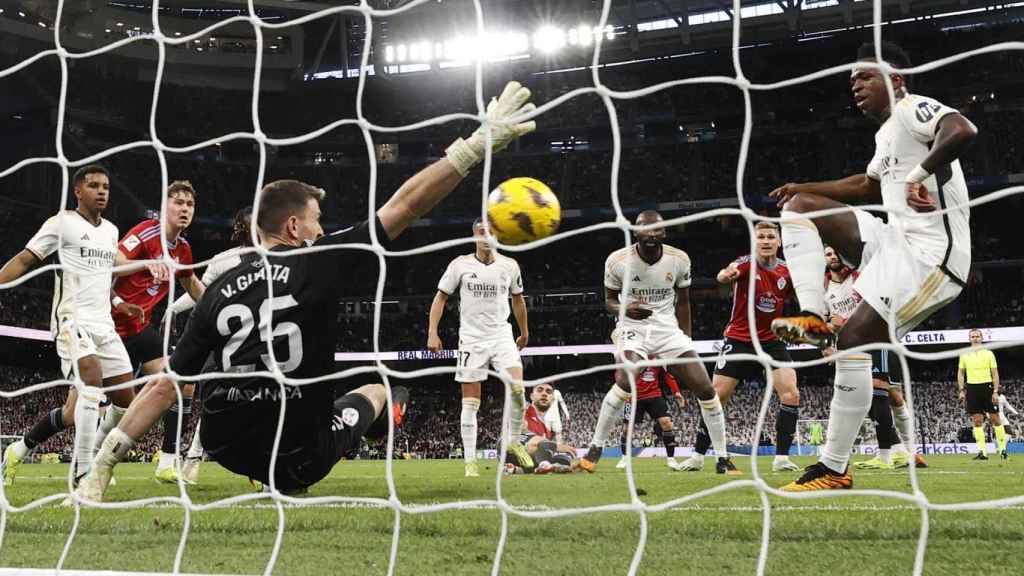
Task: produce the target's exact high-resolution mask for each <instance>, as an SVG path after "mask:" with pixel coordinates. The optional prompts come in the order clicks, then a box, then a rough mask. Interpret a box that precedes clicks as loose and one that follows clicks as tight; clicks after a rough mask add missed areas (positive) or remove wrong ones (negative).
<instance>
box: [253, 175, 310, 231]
mask: <svg viewBox="0 0 1024 576" xmlns="http://www.w3.org/2000/svg"><path fill="white" fill-rule="evenodd" d="M325 195H326V193H325V192H324V191H323V190H321V189H320V188H317V187H315V186H310V185H309V184H306V183H305V182H299V181H298V180H277V181H274V182H271V183H270V184H267V185H266V186H264V187H263V190H261V191H260V210H259V216H257V217H256V226H258V227H259V229H260V230H262V231H263V232H265V233H274V232H279V231H280V230H281V227H282V226H284V223H285V221H287V220H288V218H289V217H290V216H298V215H300V214H302V212H303V211H304V210H305V209H306V205H307V204H308V203H309V199H310V198H314V199H316V201H317V202H319V201H320V200H323V198H324V196H325Z"/></svg>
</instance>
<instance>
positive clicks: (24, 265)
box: [0, 250, 43, 284]
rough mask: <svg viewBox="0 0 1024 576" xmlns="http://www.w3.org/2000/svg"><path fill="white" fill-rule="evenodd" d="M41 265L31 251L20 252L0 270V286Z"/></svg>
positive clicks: (40, 261)
mask: <svg viewBox="0 0 1024 576" xmlns="http://www.w3.org/2000/svg"><path fill="white" fill-rule="evenodd" d="M42 263H43V261H42V260H40V259H39V257H38V256H36V255H35V254H33V253H32V251H31V250H22V251H21V252H18V253H17V254H15V255H14V256H13V257H12V258H11V259H10V260H8V261H7V263H6V264H4V267H3V268H0V284H7V283H8V282H14V281H15V280H17V279H18V278H21V277H22V276H24V275H25V274H27V273H28V272H29V271H30V270H32V269H33V268H35V267H36V266H39V265H40V264H42Z"/></svg>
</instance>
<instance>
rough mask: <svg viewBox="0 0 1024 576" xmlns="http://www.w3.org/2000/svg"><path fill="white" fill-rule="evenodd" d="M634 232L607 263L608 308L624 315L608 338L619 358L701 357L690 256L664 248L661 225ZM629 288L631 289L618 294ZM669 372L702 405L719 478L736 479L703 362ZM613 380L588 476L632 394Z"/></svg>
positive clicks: (645, 218) (653, 215) (644, 218)
mask: <svg viewBox="0 0 1024 576" xmlns="http://www.w3.org/2000/svg"><path fill="white" fill-rule="evenodd" d="M661 221H662V218H661V214H658V213H657V212H655V211H653V210H646V211H644V212H641V213H640V214H639V215H638V216H637V218H636V224H637V225H638V226H643V225H651V224H657V223H659V222H661ZM635 235H636V243H635V244H632V245H631V246H627V247H625V248H621V249H619V250H616V251H615V252H612V253H611V255H609V256H608V260H607V261H606V262H605V271H604V286H605V305H606V308H607V309H608V311H609V312H610V313H612V314H616V315H618V314H619V313H620V312H622V313H624V314H625V316H624V318H623V319H622V320H621V321H620V322H619V323H618V325H617V326H616V328H615V332H614V333H613V335H612V340H613V341H615V343H616V346H617V348H618V350H619V355H618V358H619V360H620V361H625V360H628V361H632V362H636V361H640V360H646V359H648V358H654V357H657V358H660V359H667V360H672V359H675V358H698V356H697V352H696V351H695V350H694V347H693V340H691V339H690V334H692V333H693V326H692V325H691V321H690V257H689V256H687V254H686V252H683V251H682V250H680V249H678V248H673V247H672V246H668V245H666V244H665V228H664V227H663V226H659V227H657V228H651V229H647V230H638V231H637V232H636V233H635ZM627 285H628V287H629V291H628V292H626V293H623V290H624V289H625V287H626V286H627ZM667 369H668V371H669V373H670V374H672V376H673V377H675V379H676V380H677V381H679V382H682V383H684V384H686V387H687V388H689V389H690V390H692V391H693V393H694V394H696V395H697V398H698V400H699V401H700V411H701V416H702V417H703V418H704V422H705V423H706V424H707V427H708V430H710V431H711V441H712V443H713V444H714V446H715V452H716V453H717V454H718V455H719V458H718V463H717V465H716V467H715V469H716V471H717V472H718V473H719V474H738V473H739V472H738V471H737V470H736V466H735V465H734V464H733V463H732V460H730V459H729V455H728V452H727V450H726V444H725V416H724V414H723V413H722V404H721V402H719V400H718V395H717V394H715V389H714V388H713V387H712V386H711V379H710V378H708V372H707V370H705V369H704V365H703V364H701V363H700V362H690V363H687V364H670V365H669V366H668V367H667ZM633 370H634V374H635V373H636V372H639V370H638V369H636V368H634V369H633ZM616 375H617V377H618V379H617V380H616V382H615V384H613V385H612V387H611V389H610V390H608V393H607V394H606V395H605V397H604V401H603V402H602V403H601V412H600V414H599V415H598V418H597V426H596V428H595V429H594V437H593V440H591V442H590V448H589V449H588V451H587V455H586V456H584V457H583V458H582V459H581V460H580V467H581V468H583V469H584V470H586V471H587V472H593V471H594V470H596V468H597V462H598V460H600V459H601V451H602V450H603V448H604V446H605V444H606V443H607V442H608V436H609V435H610V434H611V429H612V427H613V426H614V425H615V422H616V421H617V420H618V419H619V415H620V414H621V413H622V410H623V405H624V404H625V403H626V399H628V398H630V397H631V394H632V393H631V389H632V387H631V386H630V383H629V376H628V374H627V373H626V371H625V370H619V371H616Z"/></svg>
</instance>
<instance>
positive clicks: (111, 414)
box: [92, 404, 128, 454]
mask: <svg viewBox="0 0 1024 576" xmlns="http://www.w3.org/2000/svg"><path fill="white" fill-rule="evenodd" d="M127 411H128V409H127V408H121V407H120V406H115V405H113V404H111V405H110V406H108V407H107V413H106V414H104V415H103V419H102V420H100V428H99V430H98V431H97V432H96V443H95V444H94V445H93V450H92V452H93V454H95V453H96V452H99V450H100V446H102V445H103V441H104V440H106V439H107V434H110V431H111V430H113V429H114V428H117V423H118V422H120V421H121V418H122V417H123V416H124V413H125V412H127Z"/></svg>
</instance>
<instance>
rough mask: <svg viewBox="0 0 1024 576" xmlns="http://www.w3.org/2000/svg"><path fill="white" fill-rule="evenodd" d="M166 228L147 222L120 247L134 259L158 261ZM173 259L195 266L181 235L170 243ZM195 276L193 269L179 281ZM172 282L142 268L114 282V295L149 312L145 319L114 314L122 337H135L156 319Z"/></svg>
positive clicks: (185, 241) (143, 222) (177, 276)
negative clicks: (162, 280) (162, 231)
mask: <svg viewBox="0 0 1024 576" xmlns="http://www.w3.org/2000/svg"><path fill="white" fill-rule="evenodd" d="M162 229H163V227H162V226H160V221H159V220H143V221H142V222H140V223H139V224H137V225H136V226H135V227H134V228H132V229H131V230H129V231H128V233H127V234H125V236H124V238H122V239H121V242H120V243H119V244H118V248H119V249H120V250H121V252H124V255H125V256H127V257H128V258H129V259H131V260H154V259H157V258H161V257H162V254H163V248H162V247H161V245H160V234H161V230H162ZM167 249H168V251H169V252H170V255H171V258H173V259H174V261H175V262H178V263H179V264H191V263H192V247H191V246H189V244H188V240H185V239H184V238H182V237H181V236H179V237H178V240H177V241H176V242H174V243H173V244H168V246H167ZM192 274H193V272H192V270H191V269H188V270H179V271H177V273H176V274H175V277H176V278H185V277H188V276H191V275H192ZM169 284H170V283H169V282H157V281H156V280H155V279H154V278H153V276H152V275H151V274H150V273H149V270H146V269H142V270H139V271H137V272H135V273H133V274H130V275H128V276H120V277H118V278H117V279H116V280H115V281H114V292H115V293H116V294H117V295H118V296H120V297H121V298H122V299H123V300H124V301H125V302H129V303H131V304H136V305H138V306H141V307H142V309H143V310H145V311H146V315H145V318H143V320H142V321H139V320H138V319H135V318H128V317H126V316H123V315H120V314H117V313H114V324H115V326H116V328H117V333H118V334H119V335H121V336H134V335H135V334H138V333H139V332H142V330H143V329H145V328H146V326H148V325H149V322H150V321H151V320H152V319H153V318H152V310H153V307H155V306H156V305H157V304H159V303H160V301H161V300H163V299H164V297H165V296H167V290H168V285H169Z"/></svg>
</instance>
